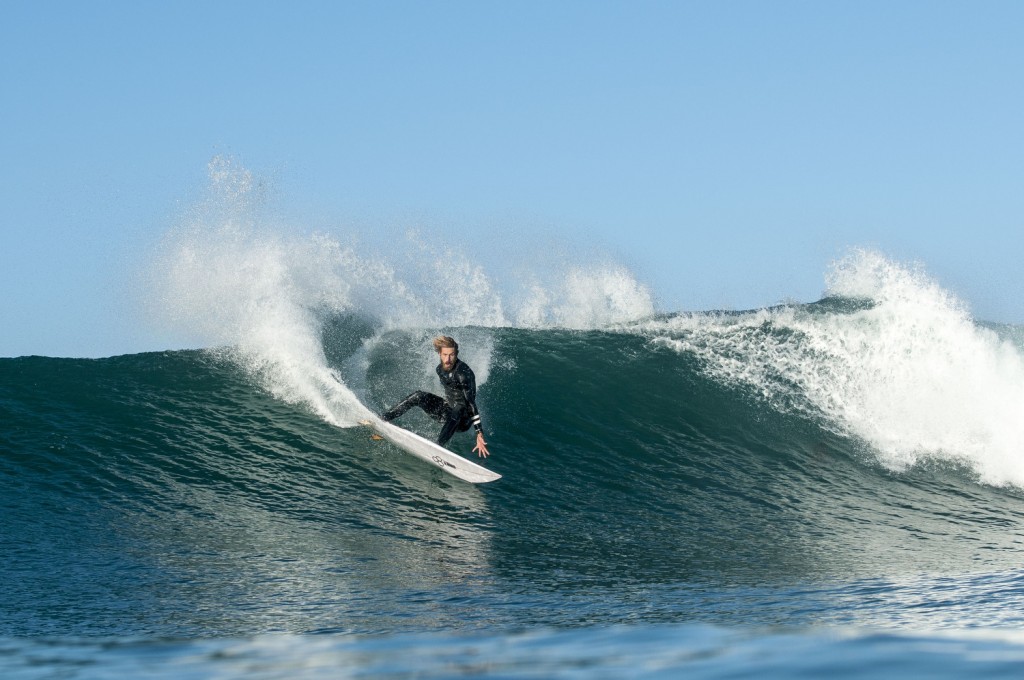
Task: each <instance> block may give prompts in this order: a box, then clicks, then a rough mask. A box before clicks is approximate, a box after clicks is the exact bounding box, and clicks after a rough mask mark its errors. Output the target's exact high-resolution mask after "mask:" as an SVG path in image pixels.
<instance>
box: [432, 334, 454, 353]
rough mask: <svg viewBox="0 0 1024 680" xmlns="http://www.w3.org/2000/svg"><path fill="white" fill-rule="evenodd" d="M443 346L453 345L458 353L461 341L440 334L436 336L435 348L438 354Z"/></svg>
mask: <svg viewBox="0 0 1024 680" xmlns="http://www.w3.org/2000/svg"><path fill="white" fill-rule="evenodd" d="M443 347H452V348H454V349H455V353H456V354H458V353H459V343H457V342H455V338H452V337H449V336H447V335H439V336H437V337H436V338H434V349H435V350H437V353H438V354H440V353H441V348H443Z"/></svg>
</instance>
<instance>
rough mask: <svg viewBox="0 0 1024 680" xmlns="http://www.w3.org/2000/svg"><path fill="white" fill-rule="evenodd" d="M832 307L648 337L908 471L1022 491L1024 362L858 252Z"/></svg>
mask: <svg viewBox="0 0 1024 680" xmlns="http://www.w3.org/2000/svg"><path fill="white" fill-rule="evenodd" d="M827 281H828V291H827V294H826V298H825V300H823V301H821V302H819V303H816V304H812V305H785V306H780V307H777V308H771V309H762V310H757V311H752V312H746V313H736V314H690V315H681V316H677V317H674V318H671V319H668V320H665V321H657V322H651V323H645V324H640V325H638V326H636V327H635V328H636V330H637V332H642V333H645V334H648V335H649V336H650V337H652V339H653V340H654V341H655V342H656V343H658V344H661V345H665V346H668V347H671V348H673V349H675V350H677V351H679V352H685V353H689V354H692V355H695V356H696V357H698V358H699V359H700V361H701V362H702V365H703V366H704V369H705V370H706V372H707V373H708V374H709V375H711V376H713V377H715V378H716V379H717V380H720V381H723V382H726V383H730V384H736V385H742V386H745V387H746V388H753V389H754V391H755V393H756V394H757V395H759V396H760V397H761V398H763V399H764V400H766V401H767V402H769V403H771V404H772V405H773V406H774V407H776V408H778V409H780V410H784V411H795V412H803V413H805V414H807V415H809V416H811V417H814V418H820V419H822V420H823V421H824V422H825V423H826V424H828V425H830V426H831V427H833V428H835V429H837V430H839V431H840V432H841V433H843V434H849V435H853V436H855V437H857V438H859V439H861V440H862V441H864V442H866V443H867V444H868V445H869V446H870V447H871V449H872V450H873V451H874V452H875V455H876V456H877V458H878V460H879V461H880V462H881V463H882V464H884V465H886V466H887V467H890V468H892V469H894V470H905V469H907V468H908V467H910V466H913V465H915V464H917V463H919V462H920V461H922V460H926V459H933V460H944V461H951V462H954V463H957V464H965V465H967V466H969V467H970V468H971V469H973V470H974V471H975V472H976V474H977V475H978V476H979V477H980V479H981V480H982V481H984V482H986V483H990V484H996V485H1015V486H1024V359H1022V355H1021V352H1020V350H1019V348H1018V347H1017V346H1015V345H1014V344H1012V342H1010V341H1008V340H1003V339H1000V337H999V336H998V335H997V334H996V333H994V332H992V331H991V330H988V329H986V328H984V327H982V326H980V325H978V324H976V323H975V322H974V321H972V320H971V319H970V317H969V316H968V314H967V311H966V309H965V308H964V306H963V305H962V304H961V303H960V302H959V301H958V300H957V299H956V298H955V297H954V296H953V295H951V294H950V293H948V292H947V291H945V290H943V289H942V288H941V287H940V286H939V285H938V284H937V283H935V282H934V281H933V280H931V279H930V278H929V277H928V276H927V275H926V274H925V273H924V272H923V271H922V270H921V268H919V267H908V266H904V265H901V264H898V263H895V262H893V261H891V260H889V259H887V258H885V257H884V256H882V255H880V254H878V253H875V252H871V251H862V250H859V251H855V252H853V253H852V254H851V255H850V256H849V257H847V258H845V259H843V260H841V261H839V262H837V263H836V264H835V265H834V266H833V267H832V269H831V271H830V272H829V274H828V277H827Z"/></svg>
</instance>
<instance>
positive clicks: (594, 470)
mask: <svg viewBox="0 0 1024 680" xmlns="http://www.w3.org/2000/svg"><path fill="white" fill-rule="evenodd" d="M892 304H893V303H892V302H891V301H888V300H887V299H883V298H882V297H879V298H877V299H873V300H872V299H863V298H854V297H847V298H843V297H834V298H828V299H825V300H823V301H821V302H819V303H815V304H811V305H789V306H783V307H778V308H772V309H765V310H755V311H752V312H744V313H730V314H682V315H663V316H649V317H646V318H644V319H642V320H640V321H635V322H628V323H619V324H612V325H610V326H609V327H607V328H605V329H603V330H568V329H555V328H547V329H542V328H534V329H528V328H512V327H455V328H449V329H447V330H448V331H449V332H451V333H452V334H454V335H456V336H457V337H459V338H460V339H461V341H462V342H463V345H464V350H463V358H464V359H465V360H466V361H467V362H469V363H470V365H471V366H473V367H474V369H475V370H476V371H477V373H478V378H480V382H481V385H480V406H481V409H482V411H483V413H484V417H485V428H486V429H487V432H488V439H489V443H490V446H491V450H492V453H493V456H492V458H491V459H490V460H488V461H487V462H486V464H487V465H488V466H489V467H492V468H493V469H494V470H496V471H497V472H499V473H501V474H502V475H503V476H504V477H503V478H502V479H501V480H499V481H498V482H495V483H492V484H488V485H480V486H472V485H468V484H464V483H462V482H460V481H458V480H455V479H453V478H451V477H448V476H446V475H444V474H443V473H442V472H440V471H439V470H437V469H434V468H433V467H431V466H430V465H428V464H425V463H422V462H420V461H418V460H416V459H414V458H412V457H410V456H408V455H406V454H404V453H403V452H401V451H400V450H398V449H396V448H395V447H393V446H392V445H390V444H388V443H387V442H377V441H373V440H371V439H370V438H369V433H368V432H367V431H366V430H365V429H363V428H361V427H358V426H355V422H356V421H357V419H358V416H359V408H360V406H359V404H360V403H363V404H366V405H367V406H369V407H370V408H373V409H380V408H382V407H384V406H386V405H388V404H390V403H391V402H392V401H394V400H395V399H397V398H399V397H401V396H403V395H404V393H405V392H407V391H409V390H411V389H417V388H421V387H423V388H431V387H433V385H432V381H433V380H436V378H432V377H431V373H432V362H433V360H434V359H433V357H432V356H431V353H430V350H429V344H428V343H427V342H426V340H427V339H428V338H429V336H430V333H431V332H432V330H431V329H424V330H416V329H404V330H402V329H393V328H392V329H388V328H382V327H381V326H379V325H378V324H376V323H375V322H374V321H373V320H372V319H369V318H365V317H360V316H358V315H354V314H351V315H346V314H337V315H332V316H328V317H325V318H324V319H323V320H322V323H321V324H320V325H319V328H320V331H319V333H320V335H319V343H320V347H321V348H322V360H321V363H322V364H323V368H324V369H325V370H329V371H330V373H331V375H332V376H337V377H338V378H340V380H341V384H338V383H336V382H334V380H333V377H332V378H331V379H330V380H328V379H320V378H319V377H318V376H317V375H315V374H314V373H311V372H310V371H309V370H307V369H304V368H302V367H301V365H300V368H299V369H295V370H292V369H293V368H294V367H289V366H286V365H285V363H284V362H281V361H277V362H276V363H275V360H274V357H273V356H272V355H268V354H263V355H260V356H259V357H257V358H258V359H259V360H257V361H254V358H253V353H252V352H247V351H243V349H239V348H232V347H226V348H222V349H216V350H194V351H193V350H189V351H175V352H162V353H147V354H138V355H130V356H121V357H113V358H107V359H95V360H81V359H58V358H46V357H23V358H13V359H0V423H2V425H0V499H2V500H0V507H2V513H3V522H2V523H0V547H2V550H3V554H4V555H5V557H6V559H5V561H4V565H3V567H2V568H0V569H2V583H3V587H2V589H0V671H2V672H3V674H4V677H16V678H17V677H24V678H43V677H53V678H57V677H61V678H65V677H67V678H106V677H170V676H172V675H173V677H214V676H216V677H223V676H238V677H243V676H244V677H282V678H284V677H321V676H323V677H337V676H338V675H341V676H342V677H349V676H351V677H361V676H372V677H412V676H415V677H456V676H458V677H464V676H477V675H490V676H495V677H623V676H629V677H675V676H677V675H678V674H679V673H680V672H681V671H685V672H686V673H688V674H690V675H694V676H696V677H742V676H745V675H757V676H759V677H799V676H804V677H820V676H822V675H824V674H826V673H827V674H828V675H839V676H846V677H868V676H871V677H878V676H879V675H880V674H881V675H891V676H896V675H900V676H903V675H906V674H907V673H908V672H909V673H912V674H918V675H922V676H925V675H927V676H931V677H963V676H964V675H967V674H968V673H970V674H971V675H978V676H980V677H985V676H990V677H1009V676H1011V675H1013V676H1014V677H1016V676H1019V673H1020V671H1021V668H1022V666H1021V665H1020V664H1021V657H1022V656H1024V644H1022V641H1021V638H1020V636H1019V632H1018V631H1019V630H1020V627H1021V623H1022V621H1021V619H1022V615H1021V612H1022V611H1024V606H1022V605H1024V572H1021V570H1020V564H1021V554H1022V547H1024V546H1022V537H1024V494H1022V492H1021V490H1020V489H1021V488H1022V486H1024V484H1022V482H1024V463H1022V461H1021V449H1020V443H1021V441H1022V438H1021V428H1022V419H1019V418H1016V417H1014V416H1016V415H1019V414H1020V413H1021V412H1022V411H1021V410H1020V409H1021V407H1022V404H1024V401H1021V397H1020V394H1021V387H1020V385H1021V382H1020V379H1021V376H1022V375H1024V371H1022V369H1021V348H1020V344H1019V342H1020V341H1019V338H1020V333H1019V330H1018V329H1015V328H1013V327H1008V328H993V327H985V326H980V325H977V324H974V323H973V322H971V321H969V320H967V319H965V318H963V317H962V316H957V315H952V316H949V315H948V312H947V311H946V310H945V308H942V309H939V310H938V311H936V310H931V311H928V310H919V312H920V314H919V315H918V317H917V318H915V320H914V322H913V323H912V324H911V325H909V326H907V325H903V326H901V325H900V323H898V322H897V321H895V320H894V319H897V317H896V316H894V315H893V313H892V309H891V305H892ZM944 315H945V316H944ZM906 317H907V315H906V314H901V315H900V316H899V317H898V318H900V319H906ZM286 369H287V370H286ZM973 395H985V396H984V398H982V397H977V398H974V397H973ZM357 399H358V401H356V400H357ZM979 401H980V403H978V402H979ZM951 413H953V414H958V417H950V415H949V414H951ZM403 425H405V426H407V427H409V428H411V429H413V430H416V431H419V432H420V433H422V434H425V435H428V436H430V435H431V434H432V432H433V429H434V427H435V425H434V424H433V423H432V422H431V421H429V420H427V419H426V418H425V417H422V416H419V415H417V414H413V413H411V414H409V415H408V416H407V417H406V418H405V419H404V420H403ZM471 447H472V438H471V437H469V435H463V436H461V437H459V438H456V440H455V442H454V448H455V449H456V450H459V451H460V452H461V453H463V454H468V453H469V449H470V448H471Z"/></svg>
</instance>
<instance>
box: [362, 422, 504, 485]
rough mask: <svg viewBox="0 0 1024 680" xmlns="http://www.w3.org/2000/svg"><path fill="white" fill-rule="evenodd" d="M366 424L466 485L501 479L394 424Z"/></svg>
mask: <svg viewBox="0 0 1024 680" xmlns="http://www.w3.org/2000/svg"><path fill="white" fill-rule="evenodd" d="M364 422H365V424H368V425H369V426H370V427H372V428H373V429H374V430H376V431H377V432H379V433H380V434H381V435H383V436H384V438H385V439H387V440H388V441H390V442H391V443H392V444H394V445H395V446H397V447H398V448H400V449H402V450H403V451H405V452H407V453H410V454H412V455H413V456H416V457H417V458H419V459H421V460H425V461H426V462H428V463H431V464H433V465H435V466H436V467H439V468H441V469H442V470H444V471H445V472H447V473H448V474H450V475H452V476H453V477H458V478H459V479H461V480H463V481H465V482H470V483H471V484H482V483H485V482H493V481H495V480H497V479H501V475H499V474H498V473H497V472H494V471H492V470H488V469H487V468H485V467H484V466H482V465H479V464H477V463H474V462H473V461H471V460H467V459H466V458H463V457H462V456H460V455H459V454H457V453H454V452H452V451H449V450H448V449H446V448H444V447H443V446H440V445H438V444H437V443H436V442H432V441H430V440H429V439H426V438H425V437H421V436H420V435H418V434H416V433H415V432H410V431H409V430H406V429H405V428H402V427H399V426H398V425H395V424H394V423H388V422H385V421H383V420H381V419H380V418H373V419H371V420H367V421H364Z"/></svg>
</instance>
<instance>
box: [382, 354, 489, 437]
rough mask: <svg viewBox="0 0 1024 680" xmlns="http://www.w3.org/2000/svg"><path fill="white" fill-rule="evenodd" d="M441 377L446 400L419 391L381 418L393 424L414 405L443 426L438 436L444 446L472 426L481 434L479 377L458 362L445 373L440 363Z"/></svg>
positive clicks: (438, 372) (438, 374) (462, 363)
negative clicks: (478, 396) (477, 391)
mask: <svg viewBox="0 0 1024 680" xmlns="http://www.w3.org/2000/svg"><path fill="white" fill-rule="evenodd" d="M437 377H438V378H440V379H441V385H442V387H444V399H442V398H441V397H439V396H437V395H436V394H431V393H430V392H424V391H422V390H419V391H416V392H413V393H412V394H410V395H409V396H408V397H406V398H405V399H403V400H402V401H400V402H399V403H398V404H397V405H396V406H394V407H392V408H390V409H388V410H387V411H385V412H384V413H383V414H382V415H381V418H383V419H384V420H386V421H388V422H390V421H392V420H394V419H395V418H397V417H398V416H400V415H402V414H403V413H405V412H406V411H408V410H409V409H411V408H412V407H413V406H419V407H420V408H421V409H423V410H424V411H426V412H427V414H428V415H430V416H431V417H432V418H433V419H434V420H436V421H438V422H439V423H442V426H441V433H440V434H438V435H437V443H438V444H440V445H441V446H444V445H445V444H446V443H448V440H449V439H451V438H452V435H454V434H455V433H456V432H465V431H466V430H468V429H469V426H470V425H472V426H473V427H475V428H476V431H477V432H482V431H483V430H482V428H481V427H480V412H479V411H478V410H477V408H476V376H475V375H473V369H471V368H470V367H469V366H467V365H466V364H465V363H464V362H462V361H461V360H459V359H456V360H455V365H454V366H452V370H451V371H446V370H444V366H443V365H442V364H438V365H437Z"/></svg>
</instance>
